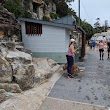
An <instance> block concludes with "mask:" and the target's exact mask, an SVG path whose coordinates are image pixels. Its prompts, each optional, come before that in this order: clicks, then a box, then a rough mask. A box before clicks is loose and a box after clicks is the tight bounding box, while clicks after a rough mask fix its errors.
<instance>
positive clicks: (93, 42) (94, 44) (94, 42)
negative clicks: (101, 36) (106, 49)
mask: <svg viewBox="0 0 110 110" xmlns="http://www.w3.org/2000/svg"><path fill="white" fill-rule="evenodd" d="M95 46H96V41H95V40H93V41H92V48H93V49H95Z"/></svg>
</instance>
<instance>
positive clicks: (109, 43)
mask: <svg viewBox="0 0 110 110" xmlns="http://www.w3.org/2000/svg"><path fill="white" fill-rule="evenodd" d="M107 48H108V49H107V51H108V58H107V59H109V58H110V39H109V40H108V42H107Z"/></svg>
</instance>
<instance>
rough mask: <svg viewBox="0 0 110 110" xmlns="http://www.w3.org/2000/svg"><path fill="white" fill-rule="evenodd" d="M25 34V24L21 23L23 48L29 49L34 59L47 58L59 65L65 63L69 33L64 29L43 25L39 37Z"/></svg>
mask: <svg viewBox="0 0 110 110" xmlns="http://www.w3.org/2000/svg"><path fill="white" fill-rule="evenodd" d="M25 33H26V32H25V23H24V22H22V40H23V43H24V47H25V48H27V49H30V50H31V51H32V53H33V56H34V57H49V58H52V59H53V60H55V61H57V62H59V63H66V57H65V56H66V54H67V49H68V44H69V32H68V31H66V29H64V28H59V27H54V26H47V25H43V26H42V35H41V36H30V35H26V34H25Z"/></svg>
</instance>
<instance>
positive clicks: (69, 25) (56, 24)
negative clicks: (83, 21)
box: [18, 18, 75, 30]
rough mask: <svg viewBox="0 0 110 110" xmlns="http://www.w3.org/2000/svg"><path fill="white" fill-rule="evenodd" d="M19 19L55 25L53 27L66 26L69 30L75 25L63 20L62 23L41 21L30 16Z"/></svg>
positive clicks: (73, 28)
mask: <svg viewBox="0 0 110 110" xmlns="http://www.w3.org/2000/svg"><path fill="white" fill-rule="evenodd" d="M18 20H19V21H21V22H22V21H23V22H25V21H27V22H33V23H39V24H43V25H49V26H55V27H60V28H66V29H69V30H75V25H72V24H65V23H64V22H62V23H58V22H54V21H42V20H36V19H32V18H19V19H18Z"/></svg>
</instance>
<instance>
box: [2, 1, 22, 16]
mask: <svg viewBox="0 0 110 110" xmlns="http://www.w3.org/2000/svg"><path fill="white" fill-rule="evenodd" d="M3 6H4V7H5V8H7V9H8V11H10V12H12V13H14V14H15V17H16V18H18V17H20V16H22V15H23V14H24V9H23V6H22V4H21V2H20V0H7V1H5V3H4V5H3Z"/></svg>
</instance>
